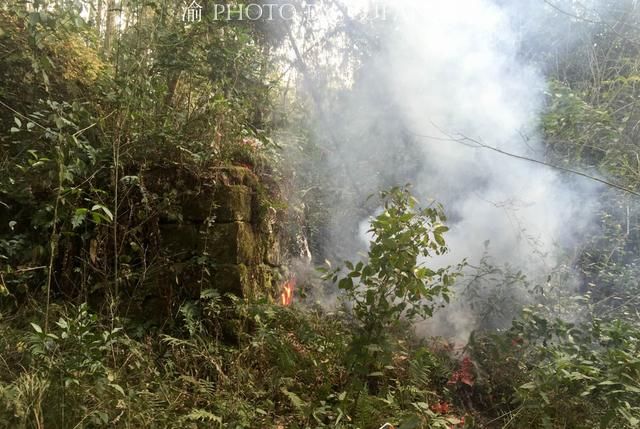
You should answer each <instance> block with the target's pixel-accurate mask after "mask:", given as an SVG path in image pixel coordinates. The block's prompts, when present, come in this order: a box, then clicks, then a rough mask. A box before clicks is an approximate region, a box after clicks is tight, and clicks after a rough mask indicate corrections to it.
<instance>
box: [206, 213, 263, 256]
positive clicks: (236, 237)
mask: <svg viewBox="0 0 640 429" xmlns="http://www.w3.org/2000/svg"><path fill="white" fill-rule="evenodd" d="M207 253H208V254H209V255H210V256H211V259H212V261H213V262H215V263H217V264H247V265H253V264H256V263H259V262H260V253H259V246H258V242H257V239H256V236H255V234H254V232H253V229H252V227H251V225H250V224H248V223H244V222H233V223H222V224H215V225H213V226H212V227H211V229H210V231H209V234H208V242H207Z"/></svg>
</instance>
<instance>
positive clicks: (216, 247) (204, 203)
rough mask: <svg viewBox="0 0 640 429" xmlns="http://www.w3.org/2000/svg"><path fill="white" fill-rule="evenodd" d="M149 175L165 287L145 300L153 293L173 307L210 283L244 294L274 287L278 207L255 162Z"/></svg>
mask: <svg viewBox="0 0 640 429" xmlns="http://www.w3.org/2000/svg"><path fill="white" fill-rule="evenodd" d="M146 177H147V178H146V184H145V186H146V187H147V189H148V190H149V192H150V193H151V195H152V196H153V198H154V199H155V204H154V205H157V206H159V207H161V210H160V215H159V217H158V231H159V233H160V240H159V245H160V248H161V254H162V255H163V258H165V262H166V264H165V268H164V269H163V271H162V274H161V275H160V278H159V279H158V280H159V285H160V291H161V293H159V294H158V293H154V294H151V295H148V296H146V297H145V300H146V304H144V307H147V308H148V307H149V306H150V305H152V304H151V303H150V300H151V301H154V304H153V305H152V306H156V305H157V304H158V302H157V301H158V300H160V301H162V302H163V303H164V304H163V305H168V306H169V307H172V304H175V303H176V301H183V300H184V299H187V298H197V297H198V296H199V293H200V291H201V290H204V289H209V288H214V289H217V290H219V291H220V292H222V293H226V292H231V293H234V294H236V295H239V296H242V297H260V296H263V297H264V296H267V297H271V298H273V297H275V296H276V295H277V293H278V290H277V289H278V285H279V284H280V283H281V277H282V276H281V272H282V269H281V263H282V261H281V257H282V251H281V249H280V240H279V237H278V236H279V234H278V231H277V230H276V217H277V212H276V210H275V209H273V208H272V207H270V206H269V205H268V204H266V202H265V198H264V194H265V191H262V190H261V187H260V186H261V185H260V182H259V180H258V178H257V177H256V176H255V175H254V174H253V173H252V172H251V171H250V170H248V169H247V168H244V167H228V168H219V169H216V170H214V171H212V172H211V174H210V176H208V177H205V178H203V177H196V176H195V175H193V174H190V173H188V172H185V171H179V172H178V171H171V170H167V169H163V170H157V171H153V172H150V173H149V174H147V176H146ZM160 291H159V292H160ZM158 295H161V296H158ZM173 307H174V308H173V310H175V305H173Z"/></svg>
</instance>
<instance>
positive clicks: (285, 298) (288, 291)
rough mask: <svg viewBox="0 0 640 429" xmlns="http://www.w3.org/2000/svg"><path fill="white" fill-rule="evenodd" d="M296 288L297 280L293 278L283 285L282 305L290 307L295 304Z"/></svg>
mask: <svg viewBox="0 0 640 429" xmlns="http://www.w3.org/2000/svg"><path fill="white" fill-rule="evenodd" d="M295 288H296V278H295V277H291V278H290V279H289V280H287V281H286V282H284V284H283V285H282V294H281V295H280V303H281V304H282V305H284V306H285V307H288V306H290V305H291V303H293V291H294V290H295Z"/></svg>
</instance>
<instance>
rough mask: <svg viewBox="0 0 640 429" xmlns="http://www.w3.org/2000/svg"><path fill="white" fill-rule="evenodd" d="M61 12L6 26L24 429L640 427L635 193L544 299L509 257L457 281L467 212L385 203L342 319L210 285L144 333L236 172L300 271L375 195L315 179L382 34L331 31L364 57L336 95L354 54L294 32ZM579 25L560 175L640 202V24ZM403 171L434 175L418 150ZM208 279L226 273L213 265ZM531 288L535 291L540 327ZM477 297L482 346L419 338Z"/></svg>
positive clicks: (0, 126)
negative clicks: (343, 210)
mask: <svg viewBox="0 0 640 429" xmlns="http://www.w3.org/2000/svg"><path fill="white" fill-rule="evenodd" d="M42 3H43V2H35V3H33V4H25V3H22V2H17V3H16V4H11V5H9V4H2V5H0V75H1V76H2V80H1V81H0V171H1V174H0V427H2V428H4V427H7V428H22V427H24V428H69V427H71V428H76V427H77V428H82V427H88V428H89V427H127V428H129V427H133V428H138V427H140V428H145V427H150V428H165V427H175V428H184V427H207V428H208V427H231V428H256V427H276V428H289V427H290V428H329V427H332V428H373V429H377V428H379V427H380V426H382V425H383V424H384V423H385V422H389V423H390V424H393V425H396V426H398V427H399V428H402V429H411V428H462V427H465V428H476V427H477V428H585V429H587V428H595V427H600V428H616V429H618V428H624V429H627V428H637V427H640V358H639V356H640V320H639V317H638V299H639V298H638V297H639V296H640V286H639V283H638V281H637V278H638V275H640V272H639V267H640V260H639V259H638V254H639V253H638V252H639V250H640V234H639V231H640V227H639V225H640V221H639V219H638V215H637V214H635V213H638V210H637V208H638V207H639V205H638V204H637V197H636V196H635V195H633V194H632V193H629V192H627V193H618V192H617V191H616V192H609V191H605V190H604V189H603V188H601V189H599V190H598V191H597V192H598V193H599V197H600V200H601V220H600V222H597V226H596V227H594V228H593V234H592V236H591V237H590V241H589V242H588V243H587V244H586V245H585V246H584V248H582V249H579V255H578V256H577V257H576V258H574V259H571V258H569V257H567V261H569V260H571V263H572V266H571V267H570V270H574V271H576V272H578V273H579V277H580V278H579V281H577V280H575V279H574V280H573V281H575V282H576V283H579V286H578V287H576V288H574V287H573V286H574V284H573V283H571V284H569V279H568V278H567V277H566V276H564V277H563V275H562V273H560V274H558V273H549V275H548V279H549V280H548V282H547V284H546V285H533V284H529V283H528V280H527V278H526V277H525V276H524V275H523V274H522V273H521V272H519V271H517V270H511V269H510V268H509V267H507V268H505V269H499V268H497V267H495V266H493V265H492V263H491V261H490V259H489V258H486V259H483V260H482V261H481V264H480V266H479V267H475V276H474V275H471V276H467V277H466V278H460V275H461V269H462V267H463V265H464V263H463V261H461V265H460V266H451V267H442V268H435V267H436V265H435V262H434V260H433V259H434V258H433V257H437V256H442V255H443V254H445V253H446V252H447V250H448V249H447V245H446V242H445V233H446V232H447V230H448V227H447V226H446V225H445V223H446V218H445V215H444V209H443V208H442V207H440V206H438V205H432V206H429V207H426V208H420V207H419V204H418V202H417V201H416V200H415V199H414V198H413V197H412V196H411V194H410V193H409V191H408V190H407V189H406V188H393V189H390V190H389V191H385V192H383V193H382V199H381V201H379V200H377V199H371V200H369V201H368V204H369V205H368V206H366V208H365V210H364V211H367V210H369V209H371V210H369V213H371V212H373V210H374V209H375V208H376V207H380V212H379V213H378V214H377V215H376V216H375V217H374V218H373V219H372V221H371V224H370V230H369V231H368V234H369V239H370V243H369V250H368V253H367V254H366V255H363V258H362V260H358V261H351V262H343V261H338V264H339V265H340V266H341V268H340V269H336V270H332V269H328V270H326V271H325V274H326V279H327V280H332V281H331V282H328V283H333V284H335V285H337V286H338V289H339V290H340V297H339V302H340V305H338V306H336V307H335V309H333V310H330V311H329V310H327V309H326V308H323V307H320V306H318V305H316V304H311V303H309V302H308V301H301V302H295V303H294V305H293V306H290V307H287V306H282V305H278V304H275V303H274V301H275V300H274V297H273V296H261V297H259V298H258V299H254V300H248V299H246V300H245V299H242V298H239V297H237V296H233V295H230V294H221V292H219V291H217V290H214V289H209V288H203V287H202V281H201V280H200V282H199V283H198V288H197V291H198V294H197V295H196V296H195V297H194V296H193V294H191V295H188V294H186V293H184V294H182V295H181V294H180V293H176V294H175V295H173V296H172V298H173V301H172V302H171V303H170V307H171V308H170V309H169V310H168V311H167V312H166V314H162V316H163V317H164V319H163V320H162V323H157V321H154V322H153V323H152V322H151V321H150V320H145V319H151V317H148V316H149V315H142V317H139V316H140V315H137V316H138V317H130V315H129V314H128V310H129V304H130V302H131V301H132V299H133V297H134V296H136V294H138V293H140V291H144V290H156V289H160V287H159V285H160V284H161V283H162V281H164V280H166V279H167V278H169V279H170V281H171V278H172V274H173V273H174V272H175V269H176V267H178V268H183V267H182V266H181V265H180V264H178V263H176V261H174V260H172V259H171V257H170V255H169V254H168V253H167V251H166V249H164V248H163V247H162V246H161V245H160V243H159V227H158V223H159V221H160V220H161V219H165V218H171V219H172V221H175V222H182V220H183V219H180V218H179V217H180V215H179V214H176V213H178V211H177V210H176V206H177V205H178V203H179V202H180V201H184V200H185V199H190V198H191V199H192V198H195V197H194V194H193V193H192V191H193V189H192V188H194V187H197V186H198V185H199V184H201V183H207V182H209V181H213V180H215V179H214V177H213V175H212V173H211V172H212V171H214V170H215V169H216V168H220V167H225V166H226V167H229V166H235V167H241V168H243V169H246V170H250V171H251V172H252V174H253V173H255V175H256V177H258V178H259V181H260V195H259V204H260V207H259V209H260V210H261V211H262V212H265V213H269V214H271V213H275V212H278V216H279V217H278V218H277V221H278V222H279V223H281V224H282V225H279V226H280V228H282V229H283V230H284V231H287V233H288V235H287V234H285V236H284V237H283V241H284V242H285V243H284V244H285V247H286V246H289V247H290V249H288V250H289V251H291V252H292V253H295V252H299V250H300V249H299V248H296V246H299V247H304V246H303V245H301V244H300V243H299V242H298V241H299V240H297V238H298V237H299V236H300V234H299V231H300V230H304V231H305V232H306V235H307V236H308V237H309V238H310V241H311V243H310V244H311V247H312V249H313V250H314V251H316V250H317V251H318V252H317V253H315V256H316V259H318V261H320V260H322V259H324V255H323V254H322V249H321V248H322V238H323V231H324V230H325V228H327V218H328V217H329V215H328V211H329V209H328V207H330V206H331V202H332V200H333V199H338V198H345V199H348V198H353V196H352V195H346V196H343V195H341V192H343V191H344V189H342V188H340V187H339V184H336V182H339V180H340V179H339V178H338V179H335V178H334V179H335V180H330V179H331V177H329V176H330V175H331V173H330V172H329V173H327V172H325V171H323V170H322V169H317V170H313V171H305V170H304V166H308V165H310V164H312V163H319V164H322V163H323V162H325V161H326V159H325V152H326V151H327V150H330V148H329V149H328V147H329V146H330V144H329V143H330V142H329V143H327V142H325V141H322V139H320V138H318V137H317V136H314V135H313V133H312V132H311V131H310V129H311V128H312V127H313V126H318V123H320V124H319V125H320V127H323V126H325V127H326V123H323V120H326V118H322V117H323V116H325V115H323V112H322V106H315V107H314V106H313V103H312V101H313V98H314V95H317V92H318V91H320V90H322V91H327V92H330V96H333V97H334V98H335V99H339V98H340V97H339V95H340V94H343V92H345V91H350V90H353V91H357V90H358V88H357V85H356V87H355V88H353V89H349V88H348V84H347V83H346V82H347V81H348V80H349V79H350V78H352V77H353V76H354V75H357V73H356V71H355V70H356V69H357V67H358V66H359V65H362V64H366V59H367V58H368V56H370V55H373V53H374V51H375V49H376V46H375V45H376V44H375V43H374V41H375V37H369V36H367V37H365V36H366V35H367V34H368V33H366V32H365V30H367V31H368V30H370V28H368V27H366V25H363V26H362V27H359V26H357V25H354V22H353V21H352V20H350V19H346V18H345V19H344V20H341V21H340V22H339V23H338V25H337V26H336V28H331V29H329V28H327V29H324V30H325V31H326V32H327V34H333V32H335V33H339V34H341V37H343V38H344V40H342V45H340V48H341V49H342V50H343V52H342V54H344V57H345V58H344V61H342V66H344V70H343V69H340V70H339V71H338V72H336V71H333V72H332V74H329V73H327V72H326V71H327V70H328V69H331V67H329V66H327V63H331V62H332V60H335V58H329V60H327V59H326V58H319V57H318V58H309V57H310V56H307V58H306V60H307V61H308V62H307V63H304V62H303V61H302V60H303V59H304V58H297V59H296V60H295V61H293V62H292V63H291V64H289V62H290V58H289V56H290V54H291V52H286V49H284V48H283V46H282V45H283V42H284V41H285V39H287V38H288V41H289V42H291V43H295V37H294V36H293V35H292V31H293V30H295V28H294V29H293V30H292V28H291V26H290V23H288V22H269V23H266V22H260V21H245V22H243V23H242V24H241V25H239V24H237V23H233V22H225V21H220V22H215V23H213V22H209V21H202V22H196V23H191V24H189V25H185V23H184V22H183V21H182V19H181V18H182V17H181V13H182V12H181V10H182V6H183V5H182V3H181V2H179V1H175V2H174V1H164V2H154V1H150V2H147V1H138V0H130V1H127V2H121V3H120V2H116V1H114V0H94V1H88V0H87V1H83V2H67V1H55V2H50V4H47V5H44V4H42ZM560 5H561V6H562V7H552V8H550V9H549V10H548V11H547V12H548V13H549V16H550V19H552V20H553V21H554V22H556V21H558V22H564V23H567V22H568V24H567V25H568V26H569V27H570V28H571V29H572V31H573V32H574V34H576V35H578V36H577V38H575V39H572V40H571V41H568V42H567V44H566V45H561V44H559V45H557V46H550V47H545V48H540V47H537V48H536V49H533V50H532V52H533V53H531V54H528V55H529V56H530V57H532V58H530V59H532V60H534V61H538V62H539V63H540V64H542V65H543V66H544V67H545V72H546V73H547V76H548V77H549V85H548V88H547V89H548V91H547V104H546V110H545V113H544V116H543V117H542V122H541V125H542V132H543V133H544V135H545V144H546V149H547V153H546V156H547V160H548V161H549V162H550V163H554V164H557V165H559V166H568V167H571V168H575V169H582V170H583V171H587V172H589V174H593V175H594V176H601V177H607V178H610V179H611V180H612V181H613V182H615V183H617V184H619V185H620V186H622V187H625V188H627V189H628V190H631V191H632V192H638V191H639V190H640V186H639V185H640V180H639V177H640V157H639V156H638V150H637V139H638V137H639V136H640V127H639V124H640V111H639V108H640V104H638V97H637V95H638V90H639V86H638V82H640V62H639V59H638V58H639V55H640V52H639V51H638V40H639V39H638V31H639V30H638V29H639V28H640V8H638V6H637V4H636V2H635V1H631V0H629V1H626V0H625V1H622V0H621V1H618V2H615V1H603V2H601V4H600V9H598V10H596V11H590V12H589V13H588V14H586V15H584V7H582V6H580V5H577V4H576V3H575V2H569V1H567V2H561V3H560ZM565 7H566V9H563V8H565ZM603 11H604V12H603ZM299 24H300V25H301V26H304V25H310V24H309V23H308V22H302V23H299ZM364 24H367V23H366V22H365V23H364ZM549 28H553V26H549ZM363 29H364V30H363ZM316 30H317V29H316ZM311 33H312V32H311ZM365 33H366V34H365ZM363 34H365V36H363ZM327 38H328V37H327ZM558 40H561V38H558ZM311 42H313V44H315V42H316V41H315V39H314V40H312V41H311ZM585 58H586V60H585ZM323 61H325V63H323ZM332 65H333V64H332ZM290 67H297V68H298V71H299V75H296V74H295V73H287V72H284V73H283V69H287V71H289V68H290ZM341 73H342V74H344V75H345V76H347V77H344V76H336V75H335V74H341ZM291 76H293V78H292V77H291ZM310 76H312V77H316V78H317V79H316V81H311V80H310V79H309V77H310ZM318 76H321V77H322V76H323V77H322V79H320V78H318ZM287 79H290V80H292V81H293V82H290V81H286V80H287ZM340 79H343V80H340ZM296 85H298V86H300V87H307V88H306V89H308V90H309V94H306V93H304V91H302V90H299V91H294V90H293V87H295V86H296ZM316 85H317V86H316ZM309 87H310V88H309ZM336 88H338V89H337V90H336ZM314 93H315V94H314ZM336 94H337V95H336ZM378 95H380V94H378ZM330 96H328V97H327V99H332V98H331V97H330ZM380 97H381V98H384V97H383V96H382V95H380ZM325 107H326V106H325ZM390 109H391V108H390ZM318 118H320V119H318ZM284 128H286V129H287V130H289V134H287V133H284V134H285V135H277V132H282V131H281V130H282V129H284ZM276 136H277V137H276ZM384 137H385V138H386V137H387V136H384ZM353 138H354V139H356V138H357V136H353ZM282 142H284V144H285V146H286V147H285V148H284V150H281V149H283V148H282V147H281V146H280V143H282ZM399 156H404V157H405V158H407V159H406V163H407V164H408V168H411V165H412V164H411V159H410V158H411V153H405V154H402V155H399ZM347 167H348V166H347ZM333 168H334V170H337V169H339V170H344V171H348V168H345V166H342V165H341V166H337V167H336V166H333ZM293 171H295V172H296V174H293ZM330 171H331V170H330ZM343 173H344V172H343ZM344 174H347V173H344ZM185 175H188V177H190V178H195V179H193V180H191V181H189V180H184V179H183V177H184V176H185ZM158 176H160V177H158ZM390 176H392V174H390ZM340 177H342V176H340ZM385 179H388V180H390V181H391V180H395V179H397V178H395V177H385ZM158 182H161V183H163V184H164V185H165V187H164V188H163V189H162V190H161V191H159V190H158V189H155V188H153V185H154V184H157V183H158ZM359 197H362V196H359ZM284 200H286V204H285V201H284ZM280 212H282V213H280ZM359 214H361V213H359ZM348 215H350V216H351V217H352V218H353V219H352V220H353V221H354V223H355V222H357V221H359V220H360V218H359V217H358V216H353V215H352V214H348ZM207 222H211V223H214V222H215V219H209V220H208V221H207ZM301 235H302V236H304V234H301ZM318 261H315V262H318ZM190 262H192V263H194V264H196V265H197V267H198V269H199V271H198V273H199V278H201V279H202V278H204V277H205V276H207V275H208V274H209V272H208V266H209V265H208V264H209V262H210V261H209V259H208V255H207V252H206V251H205V252H202V254H201V255H198V257H197V258H195V260H194V261H190ZM342 266H344V268H342ZM565 268H566V267H565ZM567 270H568V269H567ZM543 274H544V275H545V276H546V275H547V273H543ZM516 284H518V285H524V286H525V289H526V290H527V291H529V292H530V296H529V297H527V299H528V302H527V303H530V304H532V305H531V307H530V308H526V309H524V311H523V312H522V311H521V310H522V305H523V304H524V302H523V301H524V299H522V297H520V296H517V294H516V293H515V292H514V290H515V287H513V286H514V285H516ZM305 287H308V288H309V289H312V288H313V285H305ZM316 287H317V285H316ZM154 288H155V289H154ZM203 289H204V290H203ZM575 289H577V291H576V290H575ZM487 290H490V293H485V292H486V291H487ZM303 292H307V290H305V289H303ZM312 292H313V291H312ZM456 293H462V294H466V296H467V297H469V301H470V302H471V303H472V308H471V309H470V311H472V312H473V313H474V314H473V315H474V317H475V318H477V319H481V320H483V321H484V322H485V323H484V328H486V329H484V330H483V331H478V332H475V333H474V334H473V335H472V338H471V339H470V341H469V343H468V344H467V345H466V346H462V345H458V344H449V343H447V341H446V340H444V339H424V338H420V337H419V336H418V335H417V334H416V332H414V325H413V322H419V321H424V320H428V319H429V318H430V317H432V316H433V314H434V311H436V310H437V309H444V311H446V310H447V305H448V304H449V301H450V299H452V298H454V297H455V294H456ZM193 298H197V299H193ZM276 298H277V297H276ZM296 301H297V299H296ZM152 311H153V310H151V309H150V310H149V312H150V313H151V312H152ZM152 316H158V315H156V314H153V315H152ZM140 319H142V320H140ZM512 319H515V320H513V323H511V326H510V327H509V328H508V329H502V330H498V329H495V328H496V327H499V326H500V325H502V324H503V323H504V322H505V320H509V321H510V320H512Z"/></svg>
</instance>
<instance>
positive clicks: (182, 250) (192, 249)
mask: <svg viewBox="0 0 640 429" xmlns="http://www.w3.org/2000/svg"><path fill="white" fill-rule="evenodd" d="M200 229H201V226H199V225H191V224H183V225H160V238H161V243H162V247H163V249H164V251H165V254H166V255H167V256H169V257H171V258H172V259H174V260H177V261H181V260H186V259H189V258H190V257H191V256H193V255H194V254H198V253H201V252H202V251H203V249H204V242H203V240H202V234H201V233H200Z"/></svg>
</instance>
